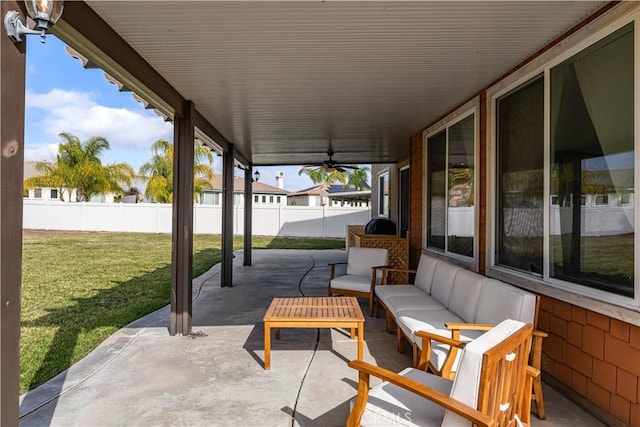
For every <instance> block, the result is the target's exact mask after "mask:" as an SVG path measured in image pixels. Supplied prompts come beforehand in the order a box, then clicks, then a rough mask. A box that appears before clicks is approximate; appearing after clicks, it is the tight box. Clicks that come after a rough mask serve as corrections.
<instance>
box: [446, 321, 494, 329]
mask: <svg viewBox="0 0 640 427" xmlns="http://www.w3.org/2000/svg"><path fill="white" fill-rule="evenodd" d="M495 326H496V325H490V324H487V323H463V322H447V323H445V324H444V327H445V328H447V329H455V330H458V331H464V330H472V331H488V330H490V329H493V328H494V327H495Z"/></svg>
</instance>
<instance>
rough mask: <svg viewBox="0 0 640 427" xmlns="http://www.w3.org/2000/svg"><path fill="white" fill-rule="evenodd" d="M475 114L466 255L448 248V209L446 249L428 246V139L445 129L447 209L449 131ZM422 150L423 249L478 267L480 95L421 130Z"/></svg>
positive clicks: (472, 267) (465, 264)
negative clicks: (469, 247) (470, 233)
mask: <svg viewBox="0 0 640 427" xmlns="http://www.w3.org/2000/svg"><path fill="white" fill-rule="evenodd" d="M471 115H473V126H474V132H473V138H474V140H473V163H474V167H473V198H474V203H473V220H474V224H473V256H472V257H468V256H466V255H461V254H458V253H455V252H449V251H448V250H447V247H448V232H449V229H448V219H449V218H448V217H449V215H448V214H447V213H446V212H445V250H444V251H443V250H442V249H439V248H435V247H432V246H427V243H428V242H427V230H428V225H429V224H428V215H427V214H426V213H427V211H428V209H429V205H428V204H429V197H428V194H427V190H428V187H427V185H428V177H427V171H428V170H429V169H428V161H429V159H428V155H427V153H428V150H427V140H428V139H429V138H431V137H433V136H436V135H437V134H439V133H440V132H442V131H446V140H447V147H446V155H445V156H446V157H445V163H446V164H447V169H446V171H447V172H446V173H445V179H446V181H445V192H446V194H447V200H446V202H445V209H448V205H449V197H448V194H449V176H448V175H449V173H448V171H449V166H448V165H449V134H448V131H447V130H448V128H450V127H451V126H453V125H455V124H456V123H458V122H461V121H462V120H464V119H467V118H468V117H469V116H471ZM422 150H423V164H422V167H423V170H424V171H425V172H424V173H423V174H422V175H423V176H422V188H423V190H422V199H423V206H422V212H424V215H423V218H422V248H423V251H425V252H428V253H430V254H434V255H436V256H442V257H446V258H450V259H453V260H455V261H456V262H457V263H458V264H461V265H464V266H465V267H467V268H468V269H471V270H474V271H479V258H480V257H479V253H480V203H479V201H480V199H479V197H480V98H479V97H475V98H474V99H472V100H470V101H469V102H467V103H465V104H464V105H462V106H461V107H460V108H458V109H456V110H455V111H454V112H452V113H451V114H449V115H447V116H446V117H444V118H443V119H441V120H440V121H438V122H436V123H434V124H433V125H431V126H429V127H428V128H427V129H425V131H424V132H423V133H422Z"/></svg>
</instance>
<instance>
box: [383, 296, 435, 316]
mask: <svg viewBox="0 0 640 427" xmlns="http://www.w3.org/2000/svg"><path fill="white" fill-rule="evenodd" d="M384 305H385V306H386V307H387V309H388V310H389V311H390V312H391V314H393V316H394V317H395V316H396V314H397V313H398V312H399V311H403V310H446V308H445V307H444V306H443V305H442V304H440V303H439V302H438V301H436V300H435V298H433V297H431V296H429V295H427V294H425V293H424V292H422V294H421V295H394V296H390V297H389V298H387V300H386V301H385V304H384Z"/></svg>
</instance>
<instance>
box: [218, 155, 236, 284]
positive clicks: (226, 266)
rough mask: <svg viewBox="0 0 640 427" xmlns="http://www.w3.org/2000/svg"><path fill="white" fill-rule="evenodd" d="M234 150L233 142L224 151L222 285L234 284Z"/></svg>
mask: <svg viewBox="0 0 640 427" xmlns="http://www.w3.org/2000/svg"><path fill="white" fill-rule="evenodd" d="M233 152H234V147H233V144H229V145H228V147H227V149H226V150H224V151H223V152H222V266H221V267H222V275H221V276H220V280H221V282H220V286H222V287H225V286H229V287H231V286H233V162H234V153H233Z"/></svg>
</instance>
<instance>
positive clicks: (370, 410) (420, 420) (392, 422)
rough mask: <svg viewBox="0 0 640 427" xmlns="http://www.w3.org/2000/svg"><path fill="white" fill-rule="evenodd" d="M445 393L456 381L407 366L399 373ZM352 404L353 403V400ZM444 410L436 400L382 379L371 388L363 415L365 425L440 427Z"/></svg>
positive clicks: (448, 392) (449, 390)
mask: <svg viewBox="0 0 640 427" xmlns="http://www.w3.org/2000/svg"><path fill="white" fill-rule="evenodd" d="M399 375H402V376H403V377H406V378H411V379H412V380H415V381H418V382H419V383H421V384H424V385H427V386H429V387H431V388H433V389H436V390H438V391H440V392H442V393H444V394H446V395H449V394H450V393H451V387H452V385H453V381H451V380H448V379H445V378H442V377H439V376H436V375H432V374H428V373H426V372H424V371H421V370H418V369H413V368H407V369H405V370H403V371H402V372H400V373H399ZM352 406H353V402H352ZM444 414H445V410H444V408H442V407H441V406H439V405H436V404H434V403H433V402H431V401H429V400H427V399H423V398H422V397H420V396H418V395H416V394H414V393H411V392H409V391H407V390H405V389H403V388H402V387H398V386H396V385H393V384H390V383H387V382H383V383H381V384H379V385H377V386H375V387H373V388H372V389H371V391H370V392H369V399H368V401H367V405H366V407H365V410H364V413H363V415H362V420H361V422H360V424H361V425H362V426H439V425H440V424H442V420H443V418H444Z"/></svg>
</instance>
